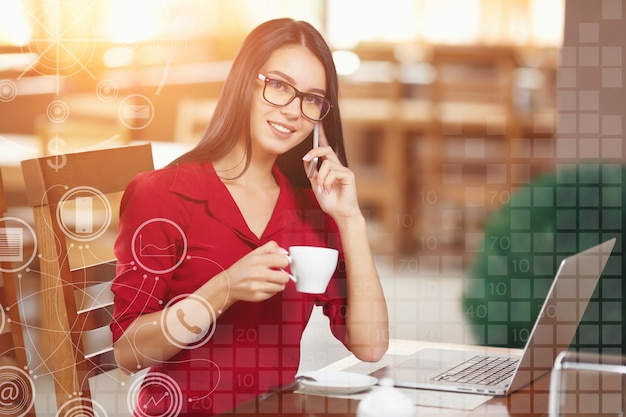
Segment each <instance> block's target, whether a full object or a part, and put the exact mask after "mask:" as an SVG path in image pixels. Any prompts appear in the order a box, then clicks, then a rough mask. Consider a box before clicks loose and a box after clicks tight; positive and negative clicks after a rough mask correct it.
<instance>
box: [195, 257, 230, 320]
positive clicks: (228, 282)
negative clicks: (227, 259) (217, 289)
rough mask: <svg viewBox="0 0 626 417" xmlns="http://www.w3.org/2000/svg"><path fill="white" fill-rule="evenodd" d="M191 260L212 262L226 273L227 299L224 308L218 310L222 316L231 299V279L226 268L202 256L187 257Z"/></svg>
mask: <svg viewBox="0 0 626 417" xmlns="http://www.w3.org/2000/svg"><path fill="white" fill-rule="evenodd" d="M191 259H200V260H203V261H207V262H211V263H212V264H214V265H216V266H217V267H218V268H220V269H221V270H222V272H223V273H224V277H225V278H226V284H227V292H226V299H225V300H224V304H222V307H221V308H219V309H218V310H217V314H222V313H223V312H224V306H225V305H226V303H227V302H228V299H229V298H230V279H229V278H228V272H226V269H224V267H223V266H222V265H220V264H219V263H217V262H216V261H214V260H212V259H209V258H205V257H202V256H191V255H188V256H187V260H191Z"/></svg>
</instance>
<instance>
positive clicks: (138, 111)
mask: <svg viewBox="0 0 626 417" xmlns="http://www.w3.org/2000/svg"><path fill="white" fill-rule="evenodd" d="M122 116H124V119H148V118H150V107H149V106H148V105H147V104H126V105H125V106H124V107H123V108H122Z"/></svg>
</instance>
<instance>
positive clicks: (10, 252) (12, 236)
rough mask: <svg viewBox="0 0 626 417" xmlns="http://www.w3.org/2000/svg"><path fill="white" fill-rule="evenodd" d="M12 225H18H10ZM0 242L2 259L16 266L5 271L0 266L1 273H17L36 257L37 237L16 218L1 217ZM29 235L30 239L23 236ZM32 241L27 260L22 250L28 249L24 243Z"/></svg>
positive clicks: (28, 226) (29, 227) (23, 222)
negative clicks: (30, 252)
mask: <svg viewBox="0 0 626 417" xmlns="http://www.w3.org/2000/svg"><path fill="white" fill-rule="evenodd" d="M12 223H18V224H17V225H12ZM0 225H2V226H0V242H1V243H2V245H4V247H3V248H2V252H3V255H2V258H3V259H4V260H6V261H9V262H10V263H11V264H13V265H15V264H17V265H18V266H17V267H15V268H13V269H7V268H3V267H2V266H0V271H1V272H8V273H11V272H17V271H20V270H22V269H24V268H26V266H27V265H29V264H30V263H31V262H32V261H33V259H35V256H36V255H37V236H35V231H34V230H33V228H32V227H31V226H30V225H29V224H28V223H26V222H25V221H24V220H22V219H18V218H17V217H3V218H1V219H0ZM25 232H28V233H30V237H29V236H27V235H26V234H25ZM31 239H32V242H33V246H32V251H33V253H32V254H31V255H30V257H28V258H27V254H26V253H25V252H24V249H25V248H27V247H28V245H26V244H25V243H26V242H30V241H31Z"/></svg>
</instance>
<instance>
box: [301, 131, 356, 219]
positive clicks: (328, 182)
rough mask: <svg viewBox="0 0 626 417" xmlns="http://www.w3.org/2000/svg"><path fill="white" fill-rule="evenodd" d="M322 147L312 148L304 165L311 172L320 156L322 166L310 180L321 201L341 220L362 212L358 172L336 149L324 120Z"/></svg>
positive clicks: (329, 212) (322, 206)
mask: <svg viewBox="0 0 626 417" xmlns="http://www.w3.org/2000/svg"><path fill="white" fill-rule="evenodd" d="M319 142H320V146H319V147H318V148H314V149H311V150H310V151H309V152H307V153H306V155H304V157H303V158H302V160H303V161H304V169H305V170H306V171H307V172H308V169H309V165H310V164H312V163H314V158H319V159H320V160H321V161H322V164H321V166H320V168H319V170H313V173H312V174H311V177H310V178H309V180H310V181H311V187H312V188H313V191H314V193H315V196H316V197H317V201H318V202H319V204H320V207H321V208H322V210H324V212H326V213H327V214H329V215H330V216H331V217H333V218H334V219H335V221H339V220H341V219H344V218H350V217H352V216H360V215H361V210H360V208H359V204H358V200H357V194H356V183H355V178H354V173H353V172H352V171H350V170H349V169H348V168H347V167H345V166H344V165H343V164H342V163H341V162H340V161H339V158H338V157H337V155H336V154H335V152H334V151H333V149H332V148H331V147H330V146H329V143H328V139H327V138H326V133H325V132H324V128H323V126H322V124H321V123H320V125H319Z"/></svg>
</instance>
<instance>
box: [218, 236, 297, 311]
mask: <svg viewBox="0 0 626 417" xmlns="http://www.w3.org/2000/svg"><path fill="white" fill-rule="evenodd" d="M288 265H289V258H288V257H287V251H286V250H285V249H283V248H281V247H280V246H279V245H278V244H277V243H276V242H274V241H272V242H268V243H266V244H264V245H263V246H260V247H258V248H256V249H254V250H253V251H252V252H250V253H248V254H247V255H245V256H244V257H242V258H241V259H239V260H238V261H237V262H235V263H234V264H233V265H232V266H231V267H230V268H228V269H227V270H226V278H227V279H228V285H229V292H230V296H231V297H232V298H234V299H235V300H240V301H252V302H258V301H263V300H266V299H268V298H270V297H271V296H273V295H274V294H276V293H278V292H281V291H283V290H284V289H285V285H286V284H287V283H288V282H289V274H288V273H287V272H285V271H284V270H283V269H284V268H286V267H287V266H288Z"/></svg>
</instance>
